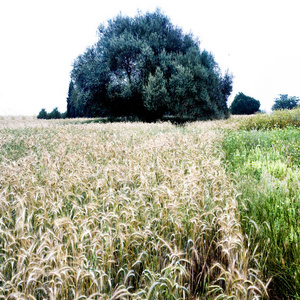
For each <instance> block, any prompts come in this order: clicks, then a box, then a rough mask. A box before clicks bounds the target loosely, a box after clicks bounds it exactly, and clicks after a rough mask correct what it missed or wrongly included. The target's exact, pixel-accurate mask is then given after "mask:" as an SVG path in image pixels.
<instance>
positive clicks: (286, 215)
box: [223, 128, 300, 299]
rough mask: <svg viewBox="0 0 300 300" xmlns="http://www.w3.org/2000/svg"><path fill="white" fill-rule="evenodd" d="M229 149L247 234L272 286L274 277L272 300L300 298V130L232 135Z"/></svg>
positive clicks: (226, 145) (230, 169)
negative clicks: (240, 192)
mask: <svg viewBox="0 0 300 300" xmlns="http://www.w3.org/2000/svg"><path fill="white" fill-rule="evenodd" d="M223 146H224V150H225V154H226V156H225V159H226V162H227V166H228V172H229V173H230V174H235V175H234V180H235V184H236V188H237V190H239V191H242V194H241V196H240V197H239V198H238V201H239V207H240V215H241V224H242V226H243V230H244V232H245V234H246V235H247V236H248V239H249V244H250V245H252V247H251V250H252V251H253V255H255V259H256V260H257V261H258V263H259V265H260V269H261V271H262V272H263V274H264V276H265V278H266V280H267V279H268V278H271V277H272V281H271V284H270V286H269V289H270V292H269V294H270V298H271V299H292V298H293V299H295V298H297V297H299V296H300V280H299V278H300V271H299V270H300V247H299V245H300V227H299V224H300V213H299V212H300V197H299V195H300V188H299V180H300V133H299V130H298V129H295V128H286V129H284V130H282V129H274V130H272V131H242V130H239V131H231V132H230V133H229V134H228V135H227V136H226V138H225V140H224V142H223ZM257 245H258V247H257ZM297 299H298V298H297Z"/></svg>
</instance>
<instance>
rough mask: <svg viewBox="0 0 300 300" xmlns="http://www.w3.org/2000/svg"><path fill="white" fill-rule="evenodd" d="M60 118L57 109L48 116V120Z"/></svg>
mask: <svg viewBox="0 0 300 300" xmlns="http://www.w3.org/2000/svg"><path fill="white" fill-rule="evenodd" d="M60 118H61V114H60V112H59V111H58V108H57V107H55V108H54V109H53V110H52V111H51V113H49V114H48V119H60Z"/></svg>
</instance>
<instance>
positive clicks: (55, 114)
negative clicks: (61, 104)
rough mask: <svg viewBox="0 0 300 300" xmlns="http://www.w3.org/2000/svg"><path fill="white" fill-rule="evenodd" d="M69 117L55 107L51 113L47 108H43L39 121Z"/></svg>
mask: <svg viewBox="0 0 300 300" xmlns="http://www.w3.org/2000/svg"><path fill="white" fill-rule="evenodd" d="M66 117H67V112H64V113H60V112H59V110H58V108H57V107H55V108H54V109H53V110H52V111H51V112H50V113H47V111H46V109H45V108H42V109H41V111H40V112H39V114H38V116H37V118H38V119H65V118H66Z"/></svg>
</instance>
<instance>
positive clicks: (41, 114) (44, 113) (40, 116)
mask: <svg viewBox="0 0 300 300" xmlns="http://www.w3.org/2000/svg"><path fill="white" fill-rule="evenodd" d="M37 118H38V119H48V113H47V111H46V109H45V108H42V109H41V111H40V112H39V114H38V115H37Z"/></svg>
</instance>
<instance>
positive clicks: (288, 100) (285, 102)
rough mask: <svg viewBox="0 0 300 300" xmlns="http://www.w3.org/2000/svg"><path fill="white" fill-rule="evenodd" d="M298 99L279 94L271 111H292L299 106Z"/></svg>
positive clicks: (299, 100)
mask: <svg viewBox="0 0 300 300" xmlns="http://www.w3.org/2000/svg"><path fill="white" fill-rule="evenodd" d="M299 102H300V99H299V98H298V97H295V96H293V97H289V95H287V94H280V95H279V98H276V99H275V102H274V104H273V106H272V110H280V109H293V108H296V107H297V106H298V105H299Z"/></svg>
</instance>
